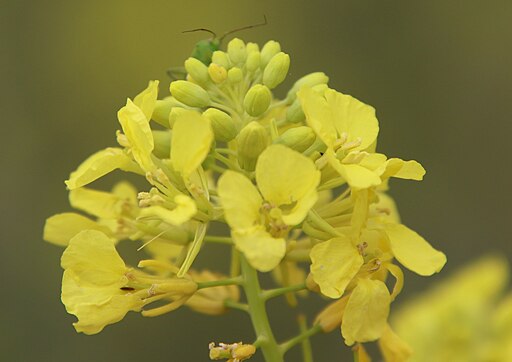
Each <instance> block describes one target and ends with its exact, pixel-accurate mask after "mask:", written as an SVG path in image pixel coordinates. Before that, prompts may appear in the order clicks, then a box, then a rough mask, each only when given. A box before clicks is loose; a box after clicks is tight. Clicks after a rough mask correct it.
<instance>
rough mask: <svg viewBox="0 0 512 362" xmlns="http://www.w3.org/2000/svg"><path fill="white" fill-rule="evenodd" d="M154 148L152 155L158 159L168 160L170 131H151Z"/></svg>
mask: <svg viewBox="0 0 512 362" xmlns="http://www.w3.org/2000/svg"><path fill="white" fill-rule="evenodd" d="M151 132H152V133H153V140H154V143H155V148H154V149H153V154H154V155H155V156H156V157H158V158H169V155H170V154H171V132H170V131H155V130H153V131H151Z"/></svg>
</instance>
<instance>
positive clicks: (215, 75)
mask: <svg viewBox="0 0 512 362" xmlns="http://www.w3.org/2000/svg"><path fill="white" fill-rule="evenodd" d="M208 74H209V75H210V78H211V80H212V81H213V82H214V83H215V84H220V83H222V82H224V81H225V80H226V79H227V78H228V72H227V70H226V68H224V67H223V66H222V65H218V64H215V63H211V64H210V65H209V67H208Z"/></svg>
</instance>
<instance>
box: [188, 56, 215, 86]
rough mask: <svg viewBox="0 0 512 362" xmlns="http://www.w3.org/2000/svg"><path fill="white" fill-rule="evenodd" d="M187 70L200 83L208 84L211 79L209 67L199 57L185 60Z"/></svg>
mask: <svg viewBox="0 0 512 362" xmlns="http://www.w3.org/2000/svg"><path fill="white" fill-rule="evenodd" d="M185 70H186V71H187V73H188V74H189V75H190V76H191V77H192V78H193V79H194V80H195V81H196V82H197V83H199V84H206V83H208V82H209V81H210V76H209V75H208V67H207V66H206V65H204V63H203V62H201V61H200V60H199V59H196V58H192V57H191V58H188V59H187V60H186V61H185Z"/></svg>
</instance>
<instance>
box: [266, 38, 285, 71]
mask: <svg viewBox="0 0 512 362" xmlns="http://www.w3.org/2000/svg"><path fill="white" fill-rule="evenodd" d="M280 51H281V45H280V44H279V43H278V42H276V41H273V40H270V41H268V42H267V43H266V44H265V45H264V46H263V49H261V66H262V67H263V68H264V67H265V66H266V65H267V64H268V62H270V59H272V57H273V56H274V55H276V54H277V53H279V52H280Z"/></svg>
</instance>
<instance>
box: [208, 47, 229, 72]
mask: <svg viewBox="0 0 512 362" xmlns="http://www.w3.org/2000/svg"><path fill="white" fill-rule="evenodd" d="M212 63H215V64H218V65H220V66H222V67H224V68H226V69H229V68H231V62H230V61H229V57H228V55H227V54H226V53H224V52H223V51H221V50H216V51H214V52H213V54H212Z"/></svg>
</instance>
